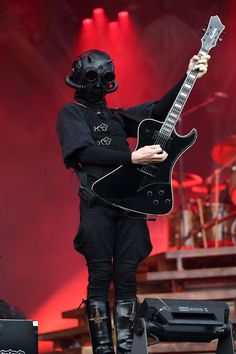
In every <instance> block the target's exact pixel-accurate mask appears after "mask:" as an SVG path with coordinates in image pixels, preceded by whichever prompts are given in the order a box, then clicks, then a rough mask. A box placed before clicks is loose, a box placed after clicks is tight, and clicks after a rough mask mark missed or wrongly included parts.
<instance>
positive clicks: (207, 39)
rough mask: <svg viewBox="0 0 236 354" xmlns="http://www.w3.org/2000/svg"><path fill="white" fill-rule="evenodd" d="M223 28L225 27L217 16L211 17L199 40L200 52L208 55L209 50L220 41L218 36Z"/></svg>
mask: <svg viewBox="0 0 236 354" xmlns="http://www.w3.org/2000/svg"><path fill="white" fill-rule="evenodd" d="M224 28H225V26H224V25H223V23H222V22H221V20H220V18H219V16H211V18H210V21H209V23H208V26H207V29H206V30H205V34H204V36H203V37H202V39H201V42H202V50H204V51H205V52H207V53H208V52H209V51H210V50H211V48H213V47H215V46H216V45H217V42H218V41H219V40H222V39H221V38H220V35H221V33H222V32H223V30H224Z"/></svg>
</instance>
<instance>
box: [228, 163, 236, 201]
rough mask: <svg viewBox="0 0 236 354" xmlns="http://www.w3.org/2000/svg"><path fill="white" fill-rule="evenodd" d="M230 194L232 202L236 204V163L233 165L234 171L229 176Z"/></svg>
mask: <svg viewBox="0 0 236 354" xmlns="http://www.w3.org/2000/svg"><path fill="white" fill-rule="evenodd" d="M229 195H230V198H231V201H232V203H233V204H234V205H236V164H235V165H234V166H233V167H232V171H231V174H230V176H229Z"/></svg>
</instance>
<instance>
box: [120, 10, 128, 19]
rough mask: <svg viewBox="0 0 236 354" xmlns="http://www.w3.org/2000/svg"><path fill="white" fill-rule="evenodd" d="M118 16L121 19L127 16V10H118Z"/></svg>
mask: <svg viewBox="0 0 236 354" xmlns="http://www.w3.org/2000/svg"><path fill="white" fill-rule="evenodd" d="M118 17H119V18H122V19H124V18H128V17H129V12H128V11H120V12H118Z"/></svg>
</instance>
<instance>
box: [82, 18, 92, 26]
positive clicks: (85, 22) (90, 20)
mask: <svg viewBox="0 0 236 354" xmlns="http://www.w3.org/2000/svg"><path fill="white" fill-rule="evenodd" d="M82 23H83V25H92V23H93V19H92V18H85V19H84V20H83V21H82Z"/></svg>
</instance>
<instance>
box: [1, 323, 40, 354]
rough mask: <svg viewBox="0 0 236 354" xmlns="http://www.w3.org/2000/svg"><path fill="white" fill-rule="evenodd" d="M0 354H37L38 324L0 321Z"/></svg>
mask: <svg viewBox="0 0 236 354" xmlns="http://www.w3.org/2000/svg"><path fill="white" fill-rule="evenodd" d="M0 354H38V322H37V321H29V320H15V319H14V320H9V319H4V320H1V319H0Z"/></svg>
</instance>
